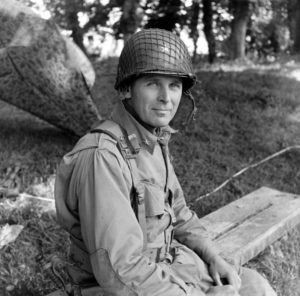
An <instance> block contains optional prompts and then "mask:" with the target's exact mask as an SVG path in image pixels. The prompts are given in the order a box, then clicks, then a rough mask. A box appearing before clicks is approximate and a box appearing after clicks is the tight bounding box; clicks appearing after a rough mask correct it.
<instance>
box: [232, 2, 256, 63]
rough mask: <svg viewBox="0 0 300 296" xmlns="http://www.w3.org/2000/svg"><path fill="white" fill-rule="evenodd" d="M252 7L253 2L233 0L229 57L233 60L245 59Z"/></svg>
mask: <svg viewBox="0 0 300 296" xmlns="http://www.w3.org/2000/svg"><path fill="white" fill-rule="evenodd" d="M252 5H253V1H252V0H232V7H233V21H232V24H231V28H232V31H231V36H230V38H229V42H230V46H229V48H230V52H229V57H230V59H232V60H236V59H244V58H245V37H246V30H247V25H248V21H249V18H250V15H251V13H252Z"/></svg>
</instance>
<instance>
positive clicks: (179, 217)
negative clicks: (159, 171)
mask: <svg viewBox="0 0 300 296" xmlns="http://www.w3.org/2000/svg"><path fill="white" fill-rule="evenodd" d="M173 172H174V171H173ZM173 177H174V179H173V194H174V212H175V216H176V223H175V225H174V237H175V238H176V239H177V240H178V241H179V242H181V243H182V244H184V245H186V246H188V247H189V248H190V249H192V250H194V251H195V252H196V253H197V254H198V255H199V256H200V257H201V258H202V259H203V260H204V261H205V262H207V263H209V261H210V259H212V258H213V257H215V256H216V255H218V254H219V250H218V249H217V247H216V245H215V244H214V243H213V242H212V241H211V240H210V238H209V234H208V233H207V231H206V229H205V228H204V227H203V226H202V225H201V221H200V220H199V218H198V216H197V214H196V213H195V212H194V211H192V210H191V209H190V208H189V207H188V206H187V204H186V201H185V198H184V194H183V191H182V188H181V186H180V184H179V181H178V179H177V177H176V175H175V172H174V174H173Z"/></svg>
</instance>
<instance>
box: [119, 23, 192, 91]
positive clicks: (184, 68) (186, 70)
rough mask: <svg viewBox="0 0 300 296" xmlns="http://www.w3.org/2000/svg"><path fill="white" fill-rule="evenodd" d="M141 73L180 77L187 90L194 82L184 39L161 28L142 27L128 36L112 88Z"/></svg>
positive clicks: (124, 84)
mask: <svg viewBox="0 0 300 296" xmlns="http://www.w3.org/2000/svg"><path fill="white" fill-rule="evenodd" d="M142 74H165V75H174V76H179V77H182V79H183V90H184V91H185V92H187V91H188V90H189V89H190V88H191V87H192V86H193V85H194V84H195V82H196V75H195V73H194V70H193V67H192V62H191V57H190V55H189V52H188V50H187V47H186V45H185V44H184V42H183V41H182V40H181V39H180V38H179V37H178V36H177V35H175V34H174V33H172V32H170V31H166V30H162V29H145V30H142V31H139V32H137V33H135V34H134V35H132V36H131V38H130V39H129V40H128V41H127V42H126V43H125V46H124V48H123V50H122V53H121V55H120V59H119V64H118V69H117V78H116V83H115V89H117V90H122V89H125V88H126V87H127V86H128V84H129V83H130V82H131V81H132V79H135V78H136V77H138V76H140V75H142Z"/></svg>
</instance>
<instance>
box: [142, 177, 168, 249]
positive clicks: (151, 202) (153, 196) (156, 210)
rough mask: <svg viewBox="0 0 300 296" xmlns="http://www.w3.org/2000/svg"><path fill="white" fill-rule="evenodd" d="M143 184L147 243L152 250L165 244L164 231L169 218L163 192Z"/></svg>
mask: <svg viewBox="0 0 300 296" xmlns="http://www.w3.org/2000/svg"><path fill="white" fill-rule="evenodd" d="M144 184H145V191H144V198H145V212H146V222H147V241H148V243H151V244H150V246H151V247H152V248H154V247H155V248H158V247H162V246H164V244H165V237H164V231H165V230H166V228H168V226H169V225H170V224H171V217H170V214H169V213H168V212H167V211H166V206H165V192H164V191H163V189H161V188H159V187H158V186H154V185H152V184H149V183H144ZM148 246H149V245H148Z"/></svg>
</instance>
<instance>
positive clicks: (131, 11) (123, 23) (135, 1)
mask: <svg viewBox="0 0 300 296" xmlns="http://www.w3.org/2000/svg"><path fill="white" fill-rule="evenodd" d="M139 2H140V1H139V0H125V1H124V4H123V7H122V9H123V14H122V16H121V20H120V28H119V32H120V33H122V34H123V39H124V42H126V41H127V40H128V39H129V38H130V36H131V35H132V34H134V33H135V31H136V30H137V28H138V26H139V24H140V21H141V16H140V15H139V13H138V7H139Z"/></svg>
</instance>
